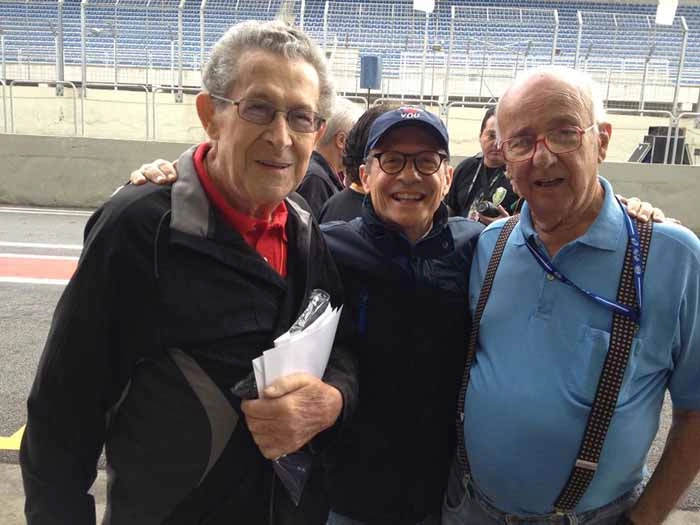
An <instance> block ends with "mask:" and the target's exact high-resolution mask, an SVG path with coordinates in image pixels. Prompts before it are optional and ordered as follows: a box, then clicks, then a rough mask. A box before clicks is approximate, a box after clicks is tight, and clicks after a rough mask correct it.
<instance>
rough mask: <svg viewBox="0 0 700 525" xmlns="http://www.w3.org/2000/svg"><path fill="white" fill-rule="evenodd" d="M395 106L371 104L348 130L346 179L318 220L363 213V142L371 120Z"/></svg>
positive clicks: (348, 218) (349, 216)
mask: <svg viewBox="0 0 700 525" xmlns="http://www.w3.org/2000/svg"><path fill="white" fill-rule="evenodd" d="M391 109H395V107H394V106H388V105H379V106H372V107H371V108H369V109H368V110H367V111H365V112H364V113H363V114H362V116H361V117H360V118H359V119H358V121H357V122H356V123H355V125H354V126H353V127H352V129H351V130H350V133H348V136H347V139H346V141H345V151H344V152H343V166H344V168H345V170H344V173H345V182H346V184H347V187H346V188H345V189H343V190H342V191H341V192H339V193H336V194H335V195H333V196H332V197H331V198H330V199H328V201H327V202H326V203H325V204H324V205H323V208H322V209H321V213H320V214H319V216H318V222H331V221H350V220H352V219H354V218H355V217H359V216H360V214H361V212H362V201H363V200H364V198H365V190H364V188H363V187H362V181H361V180H360V166H361V165H362V164H364V163H365V145H366V144H367V135H368V134H369V128H370V126H371V125H372V123H373V122H374V121H375V120H376V119H377V117H379V115H382V114H383V113H386V112H387V111H389V110H391Z"/></svg>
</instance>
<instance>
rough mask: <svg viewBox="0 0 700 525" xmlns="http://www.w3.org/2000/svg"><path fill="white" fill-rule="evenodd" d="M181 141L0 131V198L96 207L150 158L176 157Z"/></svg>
mask: <svg viewBox="0 0 700 525" xmlns="http://www.w3.org/2000/svg"><path fill="white" fill-rule="evenodd" d="M187 146H188V144H181V143H163V142H144V141H137V140H133V141H132V140H105V139H85V138H65V137H44V136H33V135H0V158H2V167H0V202H1V203H5V204H25V205H36V206H66V207H77V208H95V207H97V206H99V205H100V204H101V203H102V202H104V200H105V199H107V198H108V197H109V196H110V195H111V194H112V192H113V191H114V189H115V188H116V187H117V186H119V185H121V184H124V182H125V181H126V180H127V179H128V177H129V173H131V171H132V170H133V169H135V168H137V167H139V166H140V165H141V164H143V162H145V161H146V160H149V159H150V160H153V159H156V158H164V159H175V158H177V157H178V156H179V154H180V153H181V152H182V151H183V150H184V149H185V148H186V147H187Z"/></svg>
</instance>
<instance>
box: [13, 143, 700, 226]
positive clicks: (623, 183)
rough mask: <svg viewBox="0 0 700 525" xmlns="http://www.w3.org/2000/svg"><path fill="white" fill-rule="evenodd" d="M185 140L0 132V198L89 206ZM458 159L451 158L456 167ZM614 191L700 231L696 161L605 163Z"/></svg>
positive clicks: (173, 152)
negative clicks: (683, 163)
mask: <svg viewBox="0 0 700 525" xmlns="http://www.w3.org/2000/svg"><path fill="white" fill-rule="evenodd" d="M187 146H188V144H186V143H177V142H176V143H173V142H144V141H140V140H133V141H131V140H107V139H87V138H65V137H46V136H33V135H0V158H2V159H3V164H2V168H1V169H0V203H4V204H22V205H36V206H66V207H78V208H94V207H97V206H99V205H100V204H101V203H102V202H103V201H104V200H105V199H106V198H108V197H109V195H110V194H111V193H112V192H113V191H114V188H116V187H117V186H119V185H120V184H123V183H124V182H125V181H126V179H127V177H128V175H129V173H130V172H131V170H133V169H135V168H136V167H138V166H140V165H141V164H142V163H143V162H145V161H148V160H153V159H156V158H165V159H174V158H177V156H178V155H179V154H180V153H181V152H182V151H183V150H184V149H185V148H186V147H187ZM460 160H461V158H454V159H453V162H454V165H455V166H456V165H457V163H458V162H459V161H460ZM600 171H601V174H602V175H603V176H604V177H606V178H607V179H608V180H610V181H611V182H612V184H613V186H614V187H615V191H617V192H618V193H620V194H622V195H626V196H629V197H632V196H636V197H640V198H642V199H644V200H648V201H650V202H653V203H654V204H655V205H656V206H658V207H660V208H662V209H663V210H664V211H665V212H666V213H667V215H669V216H672V217H676V218H677V219H680V220H681V221H682V222H683V224H685V225H686V226H687V227H689V228H690V229H692V230H693V231H695V232H696V233H700V206H698V203H697V202H696V199H697V198H698V196H700V166H664V165H660V164H635V163H627V162H606V163H604V164H603V165H602V166H601V170H600Z"/></svg>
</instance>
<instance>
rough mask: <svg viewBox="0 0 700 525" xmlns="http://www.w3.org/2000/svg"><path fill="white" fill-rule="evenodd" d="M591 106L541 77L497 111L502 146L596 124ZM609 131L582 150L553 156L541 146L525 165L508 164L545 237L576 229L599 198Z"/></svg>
mask: <svg viewBox="0 0 700 525" xmlns="http://www.w3.org/2000/svg"><path fill="white" fill-rule="evenodd" d="M592 120H593V117H592V110H591V103H590V101H589V100H584V99H583V98H582V96H581V94H580V93H579V92H578V90H576V89H575V88H574V87H572V86H570V85H568V84H567V83H565V82H562V81H560V80H557V79H556V78H553V77H551V76H537V77H534V78H532V79H530V80H529V81H526V82H525V83H523V84H522V85H521V86H518V87H516V88H515V89H512V90H510V91H509V92H508V93H507V94H506V95H505V96H504V97H503V98H502V99H501V102H500V105H499V110H498V123H499V129H500V133H501V140H502V141H504V140H507V139H509V138H512V137H518V136H523V135H529V136H534V137H536V138H537V139H540V138H542V137H543V136H544V133H546V132H547V131H550V130H553V129H556V128H560V127H565V126H578V127H579V128H582V129H585V128H587V127H589V126H590V125H591V124H593V121H592ZM610 132H611V127H610V125H609V124H606V123H602V124H600V131H596V129H595V128H593V129H592V130H590V131H588V132H587V133H585V134H584V135H583V137H582V144H581V147H580V148H579V149H578V150H576V151H572V152H569V153H560V154H558V155H555V154H553V153H551V152H550V151H549V150H548V149H547V148H546V147H545V146H544V144H543V143H542V142H540V143H538V144H537V146H536V150H535V155H534V157H533V158H532V159H530V160H527V161H524V162H510V161H506V164H507V168H508V173H509V175H510V177H511V178H512V180H513V182H514V183H515V186H516V187H517V188H518V192H519V193H520V195H521V196H522V197H524V198H525V199H526V200H527V202H528V206H529V207H530V211H531V214H532V218H533V220H534V221H535V224H536V225H537V226H539V227H540V228H541V229H542V230H544V231H551V230H554V229H556V228H558V227H560V226H563V225H575V224H576V222H577V221H580V220H581V218H582V217H583V216H584V215H585V214H586V213H587V212H588V211H590V209H591V206H592V203H593V202H594V201H596V198H597V197H596V196H597V195H600V185H599V183H598V178H597V173H598V164H599V163H601V162H602V161H603V160H604V159H605V154H606V151H607V146H608V141H609V139H610Z"/></svg>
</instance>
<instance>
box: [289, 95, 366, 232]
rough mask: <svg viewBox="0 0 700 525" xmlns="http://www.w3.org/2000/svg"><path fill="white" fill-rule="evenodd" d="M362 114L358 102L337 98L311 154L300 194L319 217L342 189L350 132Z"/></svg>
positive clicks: (300, 185) (299, 190)
mask: <svg viewBox="0 0 700 525" xmlns="http://www.w3.org/2000/svg"><path fill="white" fill-rule="evenodd" d="M361 114H362V110H361V109H360V108H359V107H358V106H357V105H356V104H353V103H352V102H350V101H349V100H347V99H344V98H337V99H336V101H335V104H334V106H333V112H332V113H331V116H330V118H329V119H328V122H327V125H326V131H325V132H324V134H323V136H322V137H321V140H320V141H319V143H318V145H317V146H316V148H315V150H314V152H313V153H312V154H311V161H309V167H308V169H307V170H306V175H304V178H303V179H302V180H301V184H299V187H298V188H297V193H299V195H301V196H302V197H304V198H305V199H306V202H308V203H309V206H311V210H312V211H313V214H314V217H316V219H318V218H319V213H320V212H321V208H323V205H324V204H325V203H326V201H327V200H328V199H329V198H330V197H332V196H333V195H336V194H337V193H339V192H340V191H342V190H343V187H344V173H343V152H344V151H345V144H346V141H347V137H348V133H349V132H350V129H351V128H352V127H353V125H354V124H355V122H356V121H357V119H358V118H359V116H360V115H361ZM319 222H320V221H319Z"/></svg>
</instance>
